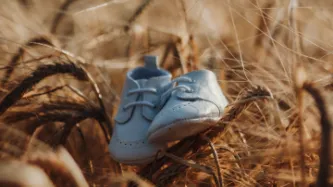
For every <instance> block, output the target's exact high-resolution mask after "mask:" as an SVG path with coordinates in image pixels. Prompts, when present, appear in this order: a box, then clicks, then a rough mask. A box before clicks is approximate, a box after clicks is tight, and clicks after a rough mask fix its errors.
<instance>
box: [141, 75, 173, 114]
mask: <svg viewBox="0 0 333 187" xmlns="http://www.w3.org/2000/svg"><path fill="white" fill-rule="evenodd" d="M170 81H171V76H169V75H166V76H159V77H153V78H150V79H148V80H139V81H138V82H139V84H140V88H155V89H156V90H157V93H156V94H154V93H150V92H145V93H143V100H144V101H148V102H151V103H153V104H155V105H157V104H158V103H159V102H160V101H159V100H160V95H161V94H162V93H163V92H164V91H165V90H166V89H168V88H166V86H167V85H169V84H168V83H170ZM157 112H158V111H157V109H156V108H152V107H148V106H143V107H142V115H143V116H144V117H145V118H146V119H148V120H153V119H154V117H155V116H156V114H157Z"/></svg>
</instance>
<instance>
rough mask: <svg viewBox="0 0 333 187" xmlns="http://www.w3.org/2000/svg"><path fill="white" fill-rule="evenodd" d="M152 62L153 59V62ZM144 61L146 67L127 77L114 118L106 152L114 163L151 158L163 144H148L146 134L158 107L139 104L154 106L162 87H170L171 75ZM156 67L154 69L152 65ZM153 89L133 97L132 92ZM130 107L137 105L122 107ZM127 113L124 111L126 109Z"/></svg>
mask: <svg viewBox="0 0 333 187" xmlns="http://www.w3.org/2000/svg"><path fill="white" fill-rule="evenodd" d="M152 60H153V61H154V59H152ZM149 62H151V61H150V60H149V59H148V60H147V59H145V63H146V65H145V67H138V68H135V69H134V70H132V71H129V72H128V73H127V75H126V76H127V77H126V82H125V84H124V87H123V91H122V96H121V102H120V105H119V108H118V112H117V115H116V117H115V122H116V123H115V126H114V129H113V134H112V138H111V142H110V144H109V150H110V153H111V155H112V157H113V158H114V159H115V160H118V161H120V162H125V163H136V162H142V160H145V159H149V158H151V157H154V155H155V154H156V152H157V151H158V150H159V149H163V148H164V146H165V145H164V144H153V143H149V142H148V137H147V131H148V128H149V126H150V124H151V121H152V120H153V119H154V117H155V116H156V114H157V113H158V112H159V110H158V108H157V107H151V106H146V105H141V104H140V102H146V103H152V104H154V105H155V104H157V103H158V102H159V98H160V94H161V93H163V92H164V90H163V89H165V87H164V86H165V85H167V84H169V82H170V80H171V74H170V73H169V72H167V71H165V70H162V69H158V68H157V66H156V60H155V62H152V63H149ZM154 63H155V65H154ZM140 89H148V90H149V89H152V90H156V93H155V92H149V91H148V92H138V93H136V92H135V93H132V94H131V91H133V90H140ZM131 103H139V104H137V105H132V106H130V107H127V108H126V107H125V106H126V105H128V104H131ZM124 107H125V108H126V109H125V108H124Z"/></svg>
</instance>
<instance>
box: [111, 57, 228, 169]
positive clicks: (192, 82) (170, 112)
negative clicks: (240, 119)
mask: <svg viewBox="0 0 333 187" xmlns="http://www.w3.org/2000/svg"><path fill="white" fill-rule="evenodd" d="M126 76H127V77H126V82H125V85H124V88H123V92H122V96H121V103H120V105H119V109H118V113H117V115H116V117H115V126H114V130H113V134H112V138H111V141H110V144H109V150H110V153H111V156H112V157H113V158H114V159H115V160H116V161H118V162H121V163H125V164H145V163H149V162H151V161H153V160H154V159H155V156H156V153H157V152H158V151H159V150H163V149H165V148H166V143H167V142H170V141H175V140H180V139H183V138H185V137H188V136H192V135H195V134H197V133H199V132H201V131H203V130H205V129H207V128H208V127H210V126H211V125H213V124H214V122H216V121H218V120H219V119H220V118H221V116H222V113H223V110H224V108H225V106H226V105H227V104H228V102H227V100H226V98H225V97H224V95H223V93H222V91H221V89H220V86H219V84H218V82H217V78H216V76H215V74H214V73H213V72H211V71H208V70H198V71H193V72H190V73H187V74H185V75H182V76H180V77H178V78H175V79H174V80H171V74H170V73H169V72H167V71H165V70H162V69H159V68H158V66H157V57H155V56H146V57H145V66H144V67H138V68H135V69H133V70H132V71H129V72H128V73H127V75H126Z"/></svg>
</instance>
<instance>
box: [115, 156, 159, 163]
mask: <svg viewBox="0 0 333 187" xmlns="http://www.w3.org/2000/svg"><path fill="white" fill-rule="evenodd" d="M110 155H111V157H112V159H113V160H115V161H117V162H119V163H122V164H126V165H144V164H149V163H151V162H152V161H153V160H154V159H155V156H152V157H148V158H143V159H136V160H120V159H116V158H115V157H114V156H113V155H112V154H110Z"/></svg>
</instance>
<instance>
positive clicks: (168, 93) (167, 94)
mask: <svg viewBox="0 0 333 187" xmlns="http://www.w3.org/2000/svg"><path fill="white" fill-rule="evenodd" d="M179 82H193V80H192V79H191V78H188V77H178V78H175V79H174V80H173V81H171V82H170V83H169V84H168V85H167V87H170V86H171V88H170V89H169V90H167V91H166V92H164V93H163V94H162V95H161V99H160V104H159V105H164V103H165V102H166V100H167V99H168V98H169V97H170V96H171V94H172V93H173V92H174V91H176V90H183V91H185V92H188V93H191V92H192V89H191V88H190V87H189V86H186V85H177V86H176V84H175V83H179Z"/></svg>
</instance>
